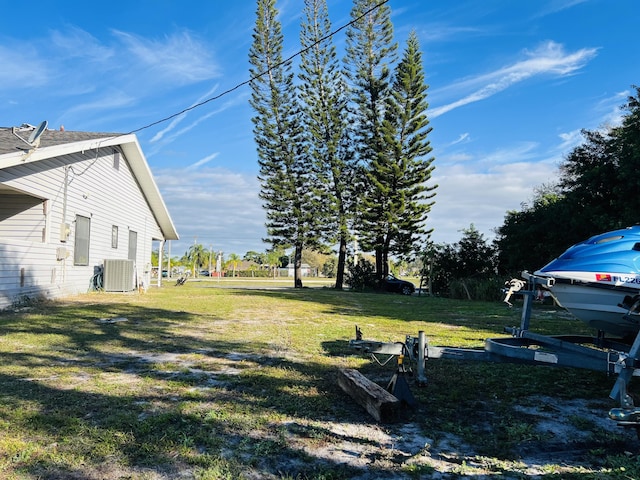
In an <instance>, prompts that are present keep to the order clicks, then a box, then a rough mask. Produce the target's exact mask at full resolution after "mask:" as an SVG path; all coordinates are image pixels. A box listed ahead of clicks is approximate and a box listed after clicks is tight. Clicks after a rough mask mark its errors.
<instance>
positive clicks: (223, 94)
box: [127, 0, 389, 135]
mask: <svg viewBox="0 0 640 480" xmlns="http://www.w3.org/2000/svg"><path fill="white" fill-rule="evenodd" d="M388 2H389V0H382V1H381V2H379V3H377V4H376V5H374V6H373V7H371V8H370V9H369V10H367V11H366V12H364V13H363V14H362V15H360V16H358V17H357V18H354V19H353V20H351V21H350V22H348V23H345V24H344V25H342V26H341V27H339V28H337V29H335V30H334V31H332V32H330V33H328V34H327V35H325V36H324V37H322V38H320V39H318V40H317V41H315V42H314V43H312V44H311V45H309V46H308V47H306V48H303V49H302V50H298V51H297V52H296V53H294V54H293V55H291V56H289V57H287V58H286V59H284V60H282V61H281V62H280V63H278V64H276V65H275V66H274V67H272V68H278V67H280V66H281V65H284V64H286V63H288V62H290V61H291V60H293V59H294V58H296V57H297V56H299V55H302V54H303V53H305V52H307V51H308V50H310V49H312V48H313V47H315V46H316V45H318V44H319V43H322V42H324V41H325V40H327V39H329V38H331V37H332V36H334V35H335V34H337V33H338V32H340V31H342V30H344V29H345V28H347V27H350V26H351V25H353V24H354V23H357V22H359V21H360V20H361V19H362V18H364V17H366V16H367V15H369V14H370V13H371V12H373V11H375V10H377V9H378V8H380V7H381V6H382V5H384V4H385V3H388ZM269 72H270V69H269V70H266V71H264V72H262V73H261V74H259V75H255V76H253V77H250V78H249V80H245V81H244V82H241V83H238V84H237V85H235V86H234V87H231V88H229V89H228V90H225V91H224V92H222V93H219V94H218V95H215V96H213V97H210V98H207V99H206V100H203V101H202V102H199V103H196V104H195V105H192V106H190V107H187V108H185V109H183V110H181V111H179V112H177V113H174V114H172V115H169V116H168V117H165V118H163V119H161V120H157V121H155V122H153V123H150V124H148V125H145V126H144V127H140V128H137V129H135V130H131V131H130V132H129V133H128V134H127V135H129V134H132V133H137V132H139V131H141V130H146V129H147V128H151V127H153V126H155V125H158V124H160V123H164V122H166V121H169V120H171V119H173V118H175V117H178V116H180V115H182V114H183V113H187V112H189V111H191V110H194V109H196V108H199V107H201V106H203V105H205V104H207V103H209V102H212V101H214V100H218V99H219V98H222V97H224V96H225V95H228V94H230V93H231V92H234V91H235V90H238V89H239V88H241V87H244V86H245V85H248V84H250V83H251V82H253V81H254V80H257V79H258V78H260V77H262V76H263V75H266V74H267V73H269Z"/></svg>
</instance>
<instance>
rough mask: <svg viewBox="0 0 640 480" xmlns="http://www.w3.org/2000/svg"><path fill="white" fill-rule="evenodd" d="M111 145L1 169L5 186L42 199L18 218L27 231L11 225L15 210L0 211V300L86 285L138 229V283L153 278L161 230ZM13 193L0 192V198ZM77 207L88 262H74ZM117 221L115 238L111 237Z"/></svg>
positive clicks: (0, 304) (1, 304) (124, 252)
mask: <svg viewBox="0 0 640 480" xmlns="http://www.w3.org/2000/svg"><path fill="white" fill-rule="evenodd" d="M115 152H116V150H115V149H113V148H111V147H109V148H102V149H99V150H97V151H96V150H92V151H85V152H83V153H78V154H74V155H66V156H63V157H58V158H53V159H49V160H42V161H38V162H32V163H28V164H25V165H18V166H15V167H10V168H6V169H3V170H0V183H2V184H3V185H4V186H8V187H11V188H13V189H15V191H16V192H18V193H20V192H21V193H22V194H28V195H31V196H33V197H36V198H38V199H42V202H43V206H42V209H39V208H35V209H34V208H33V207H32V208H30V209H29V211H26V210H25V212H24V217H23V218H22V219H21V225H23V224H25V222H26V223H27V227H28V226H29V222H32V228H31V229H30V234H29V235H28V236H27V235H20V234H15V231H16V229H15V228H13V227H12V226H11V222H12V221H15V219H16V217H19V216H20V215H17V216H14V218H12V219H4V220H3V219H2V218H0V224H3V223H4V227H5V228H2V226H0V308H5V307H7V306H10V305H11V304H12V303H15V302H16V301H22V300H25V299H28V298H31V297H34V296H38V295H42V296H46V297H55V296H60V295H67V294H73V293H81V292H87V291H89V290H90V288H91V280H92V277H93V275H94V274H95V272H96V271H97V270H98V269H99V268H100V267H101V266H102V265H103V263H104V260H105V259H127V258H128V255H129V245H128V239H129V232H130V231H135V232H137V248H136V255H135V268H136V273H135V275H136V284H137V282H138V281H140V282H142V283H143V284H144V285H145V286H148V285H150V281H151V278H150V277H151V250H152V247H153V240H154V239H155V240H158V239H161V238H162V232H161V229H160V227H159V225H158V223H157V222H156V220H155V218H154V216H153V213H152V211H151V209H150V207H149V205H148V203H147V201H146V199H145V197H144V195H143V193H142V191H141V190H140V188H139V186H138V183H137V181H136V179H135V178H134V176H133V174H132V172H131V169H130V168H129V164H128V162H127V160H126V158H124V156H123V155H122V154H121V153H120V154H117V155H118V157H119V158H118V159H117V161H114V160H115V157H114V155H116V153H115ZM116 165H117V168H116ZM65 167H66V168H65ZM65 170H66V174H65ZM65 183H66V188H65ZM3 198H4V199H6V200H3ZM11 198H12V196H11V195H6V196H5V195H0V202H3V201H11V200H10V199H11ZM13 198H15V196H13ZM45 204H46V205H45ZM34 210H35V214H34ZM38 212H41V213H38ZM78 215H81V216H83V217H86V218H89V219H90V238H89V256H88V264H87V265H76V264H74V252H75V247H76V245H75V235H76V218H77V216H78ZM63 225H67V226H68V232H69V235H68V237H67V238H66V241H64V240H65V239H64V238H62V237H63V235H62V234H61V231H64V228H63ZM114 227H116V228H117V243H115V244H112V238H113V235H112V233H113V232H114ZM21 228H23V227H21ZM27 230H29V228H27ZM34 231H35V233H34ZM12 232H14V233H12Z"/></svg>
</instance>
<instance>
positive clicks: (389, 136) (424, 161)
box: [362, 32, 437, 276]
mask: <svg viewBox="0 0 640 480" xmlns="http://www.w3.org/2000/svg"><path fill="white" fill-rule="evenodd" d="M394 77H395V80H394V83H393V87H392V89H391V92H390V94H389V96H388V97H387V99H386V102H385V118H384V121H383V123H382V128H381V131H382V134H383V141H384V143H383V145H382V146H383V150H382V151H381V152H379V153H378V155H377V156H376V157H375V158H374V159H373V161H372V162H370V168H369V169H368V170H367V172H366V176H367V179H368V183H369V185H370V186H371V191H373V192H374V194H373V195H371V196H369V197H365V198H364V199H363V206H364V207H365V213H364V214H363V217H362V220H363V224H364V225H365V226H366V230H365V231H366V232H367V234H368V235H369V237H370V239H371V240H372V241H375V240H376V239H382V244H381V245H378V246H377V249H378V250H377V251H380V253H381V256H382V266H383V269H384V270H383V271H382V275H383V276H385V275H387V273H388V270H387V269H388V264H389V261H388V260H389V254H390V253H395V254H398V255H399V256H401V257H403V256H408V255H410V254H411V253H413V252H414V251H415V250H416V246H417V241H418V240H423V241H424V240H426V238H425V237H426V235H427V234H428V233H430V232H429V231H427V230H426V227H425V222H426V220H427V215H428V214H429V212H430V210H431V206H432V205H433V201H432V200H431V199H432V198H433V197H434V195H435V189H436V187H437V186H436V185H433V186H429V185H427V183H428V181H429V179H430V178H431V172H432V171H433V169H434V167H433V160H434V159H433V157H428V155H429V154H430V152H431V145H430V143H429V140H428V138H427V137H428V135H429V133H430V132H431V127H429V120H428V118H427V108H428V103H427V88H428V87H427V85H426V84H425V79H424V72H423V65H422V54H421V53H420V45H419V42H418V38H417V36H416V34H415V32H412V33H411V34H410V35H409V39H408V41H407V47H406V50H405V52H404V55H403V57H402V60H401V61H400V63H399V64H398V66H397V67H396V70H395V75H394Z"/></svg>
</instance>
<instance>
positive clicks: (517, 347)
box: [349, 272, 640, 436]
mask: <svg viewBox="0 0 640 480" xmlns="http://www.w3.org/2000/svg"><path fill="white" fill-rule="evenodd" d="M522 277H523V278H524V279H525V280H518V279H514V280H511V281H509V282H507V284H506V285H505V288H504V289H503V292H504V293H505V299H504V302H505V303H507V305H509V306H511V303H510V302H509V300H510V298H511V296H512V295H515V294H521V295H523V298H524V303H523V307H522V314H521V320H520V327H505V329H504V331H505V333H510V334H511V337H503V338H489V339H486V340H485V345H484V348H483V349H481V348H457V347H439V346H433V345H430V344H429V343H428V341H427V338H426V336H425V333H424V331H420V332H418V336H417V337H412V336H410V335H407V336H406V338H405V341H404V343H403V342H393V343H391V342H380V341H375V340H365V339H363V336H362V331H361V330H360V329H359V328H358V326H356V338H355V339H353V340H350V341H349V345H350V346H351V347H352V348H354V349H356V350H359V351H361V352H362V353H367V354H369V355H370V356H371V358H372V360H374V361H376V362H377V363H379V364H381V365H384V364H387V363H389V362H390V361H391V360H392V359H393V358H396V359H397V365H398V368H397V371H396V373H395V374H394V376H393V378H392V379H391V381H390V382H389V385H388V386H387V390H388V391H389V392H390V393H391V394H393V395H395V396H396V397H397V398H398V399H399V400H402V401H404V402H405V403H407V404H409V405H413V404H414V403H415V400H414V398H413V395H412V394H411V391H410V390H409V387H408V385H407V384H406V380H405V374H407V373H409V374H411V375H413V366H415V367H416V370H417V374H416V375H415V383H416V385H418V386H425V385H426V384H427V383H428V380H427V377H426V375H425V366H426V362H427V360H430V359H439V358H444V359H456V360H471V361H485V362H497V363H520V364H529V365H546V366H557V367H575V368H583V369H587V370H593V371H599V372H605V373H607V374H610V375H617V376H618V377H617V379H616V382H615V384H614V386H613V388H612V390H611V392H610V394H609V397H610V398H611V399H613V400H615V401H617V402H618V403H619V407H615V408H612V409H611V410H610V411H609V418H610V419H611V420H614V421H616V422H617V423H618V425H620V426H624V427H633V428H635V429H636V431H637V432H638V435H639V436H640V407H636V406H635V405H634V402H633V398H632V397H631V395H630V394H629V393H628V391H627V387H628V385H629V382H630V381H631V378H632V377H633V376H640V358H639V357H640V333H638V335H637V336H636V338H635V340H634V341H633V343H632V344H631V345H629V344H627V343H623V342H622V341H620V340H615V339H612V338H605V336H604V333H603V332H598V336H597V337H591V336H583V335H557V336H547V335H541V334H537V333H534V332H531V331H530V330H529V322H530V319H531V311H532V306H533V302H534V300H535V298H536V294H537V293H538V291H539V287H546V286H548V285H547V282H549V279H547V278H543V277H538V276H536V275H533V274H530V273H529V272H523V273H522ZM525 287H526V288H525ZM383 357H384V360H383V361H381V360H380V358H383Z"/></svg>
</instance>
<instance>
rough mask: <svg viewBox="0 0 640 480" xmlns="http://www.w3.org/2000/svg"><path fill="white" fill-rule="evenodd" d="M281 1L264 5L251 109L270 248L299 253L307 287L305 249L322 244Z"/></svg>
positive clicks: (297, 280) (254, 53) (253, 56)
mask: <svg viewBox="0 0 640 480" xmlns="http://www.w3.org/2000/svg"><path fill="white" fill-rule="evenodd" d="M277 14H278V12H277V10H276V7H275V0H258V6H257V11H256V24H255V28H254V33H253V43H252V46H251V49H250V52H249V61H250V63H251V65H252V68H251V69H250V74H251V82H250V85H251V89H252V95H251V100H250V103H251V106H252V107H253V108H254V110H255V112H256V115H255V116H254V117H253V118H252V121H253V124H254V129H253V132H254V136H255V140H256V144H257V153H258V163H259V166H260V173H259V180H260V182H261V191H260V198H261V199H262V201H263V206H264V208H265V210H266V219H267V221H266V227H267V235H268V238H267V239H266V241H267V242H270V243H271V244H272V245H273V247H274V248H278V247H285V248H286V247H290V246H293V247H294V265H295V269H294V271H295V273H294V284H295V286H296V287H302V279H301V262H302V260H301V259H302V249H303V247H304V246H305V245H312V244H314V243H315V242H316V236H315V234H314V228H313V225H314V211H313V209H312V204H313V202H312V200H313V193H312V192H311V191H310V188H309V185H310V184H311V179H310V172H311V168H310V162H309V158H308V156H307V154H306V151H305V143H304V138H303V127H302V120H301V112H300V107H299V101H298V98H297V96H296V90H295V88H294V85H293V78H294V76H293V73H292V72H291V64H290V63H288V62H286V63H285V62H283V59H282V48H283V36H282V29H281V25H280V22H279V21H278V19H277Z"/></svg>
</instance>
